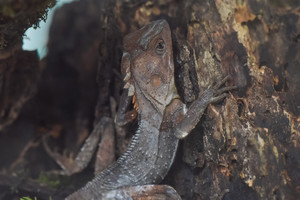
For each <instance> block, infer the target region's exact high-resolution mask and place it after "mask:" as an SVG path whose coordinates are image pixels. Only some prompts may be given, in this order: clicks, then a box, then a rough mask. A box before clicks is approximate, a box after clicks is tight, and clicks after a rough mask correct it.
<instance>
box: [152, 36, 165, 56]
mask: <svg viewBox="0 0 300 200" xmlns="http://www.w3.org/2000/svg"><path fill="white" fill-rule="evenodd" d="M165 46H166V45H165V42H164V40H163V39H159V40H158V41H157V43H156V45H155V51H156V53H157V54H163V53H164V52H165Z"/></svg>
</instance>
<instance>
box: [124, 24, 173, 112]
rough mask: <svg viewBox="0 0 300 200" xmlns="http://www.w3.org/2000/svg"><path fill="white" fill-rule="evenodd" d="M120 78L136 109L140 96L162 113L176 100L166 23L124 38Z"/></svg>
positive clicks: (168, 29)
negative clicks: (121, 76) (122, 78)
mask: <svg viewBox="0 0 300 200" xmlns="http://www.w3.org/2000/svg"><path fill="white" fill-rule="evenodd" d="M123 44H124V50H125V52H124V54H123V58H122V69H121V70H122V74H123V76H124V82H125V86H124V88H128V90H129V92H128V95H130V96H133V103H134V104H135V108H137V110H138V111H139V109H138V105H139V104H140V103H141V102H140V100H141V99H143V98H141V96H140V95H142V96H143V97H145V98H146V99H147V100H148V101H150V102H151V104H152V105H153V106H154V107H155V109H157V111H159V112H160V113H163V112H164V110H165V107H166V106H167V105H168V104H169V103H170V102H171V100H172V99H174V98H176V97H177V96H178V95H177V91H176V87H175V84H174V63H173V51H172V38H171V30H170V27H169V24H168V23H167V22H166V21H165V20H158V21H154V22H151V23H150V24H148V25H146V26H144V27H143V28H141V29H140V30H137V31H135V32H133V33H130V34H128V35H127V36H125V38H124V41H123Z"/></svg>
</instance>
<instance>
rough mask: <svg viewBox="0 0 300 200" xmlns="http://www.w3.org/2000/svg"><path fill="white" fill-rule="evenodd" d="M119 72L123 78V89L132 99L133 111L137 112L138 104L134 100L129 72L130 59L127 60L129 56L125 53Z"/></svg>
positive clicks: (133, 89)
mask: <svg viewBox="0 0 300 200" xmlns="http://www.w3.org/2000/svg"><path fill="white" fill-rule="evenodd" d="M121 71H122V74H123V76H124V79H123V82H124V89H128V96H133V98H132V103H133V107H134V109H135V110H137V111H138V102H137V99H136V95H135V88H134V84H133V81H132V77H131V72H130V59H129V54H128V53H127V52H124V53H123V57H122V68H121Z"/></svg>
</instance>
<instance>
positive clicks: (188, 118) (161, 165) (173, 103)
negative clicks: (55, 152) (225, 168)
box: [66, 20, 235, 200]
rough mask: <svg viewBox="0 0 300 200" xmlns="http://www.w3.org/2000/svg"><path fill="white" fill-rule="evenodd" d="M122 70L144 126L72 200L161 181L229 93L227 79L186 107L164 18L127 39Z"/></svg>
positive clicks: (96, 196) (140, 122)
mask: <svg viewBox="0 0 300 200" xmlns="http://www.w3.org/2000/svg"><path fill="white" fill-rule="evenodd" d="M124 49H125V52H124V54H123V59H122V73H123V76H124V81H125V88H126V89H128V95H129V96H133V101H134V107H135V109H136V110H137V112H138V117H139V128H138V130H137V132H136V134H135V135H134V136H133V138H132V141H131V144H130V146H129V148H128V149H127V151H126V152H125V153H124V154H123V155H122V156H121V157H120V158H119V159H118V160H117V162H115V163H114V164H113V165H111V166H110V167H108V168H107V169H106V170H104V171H103V172H101V173H100V174H99V175H97V176H96V177H95V178H94V179H93V180H92V181H90V182H88V183H87V184H86V185H85V186H84V187H83V188H81V189H80V190H78V191H77V192H75V193H73V194H72V195H70V196H69V197H67V198H66V199H67V200H71V199H72V200H74V199H102V197H103V196H104V195H105V194H106V193H107V192H109V191H112V190H116V189H118V188H122V187H126V186H141V185H149V184H154V183H159V182H160V181H161V180H162V179H163V178H164V177H165V175H166V174H167V172H168V170H169V169H170V167H171V165H172V163H173V160H174V157H175V154H176V150H177V146H178V141H179V139H182V138H184V137H186V136H187V135H188V133H189V132H190V131H191V130H192V129H193V128H194V127H195V126H196V124H197V123H198V122H199V120H200V118H201V116H202V114H203V112H204V111H205V109H206V107H207V106H208V105H209V104H210V103H214V102H217V101H219V100H221V99H223V98H225V97H226V95H227V94H225V93H224V92H226V91H228V90H231V89H234V88H235V87H224V88H221V89H219V88H220V86H221V85H222V84H224V83H225V82H226V81H227V79H228V77H226V78H225V79H224V80H223V81H221V82H220V83H219V84H217V85H216V86H215V87H211V88H209V89H207V90H206V91H205V92H204V93H203V95H201V96H200V97H199V98H198V99H197V100H195V102H194V103H193V104H192V105H191V106H190V108H189V109H188V110H187V111H186V108H185V105H184V104H183V103H182V102H181V101H180V100H179V98H178V94H177V90H176V87H175V84H174V64H173V52H172V41H171V31H170V28H169V25H168V23H167V22H166V21H165V20H158V21H154V22H152V23H150V24H149V25H147V26H145V27H143V28H142V29H140V30H138V31H136V32H133V33H131V34H129V35H127V36H126V37H125V39H124Z"/></svg>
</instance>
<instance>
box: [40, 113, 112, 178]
mask: <svg viewBox="0 0 300 200" xmlns="http://www.w3.org/2000/svg"><path fill="white" fill-rule="evenodd" d="M111 130H112V131H114V130H113V120H112V119H111V118H108V117H103V118H102V119H101V120H100V121H99V122H98V123H97V124H96V125H95V127H94V129H93V131H92V133H91V134H90V135H89V137H88V138H87V139H86V140H85V142H84V144H83V146H82V147H81V149H80V152H79V153H78V155H77V156H76V158H75V159H74V157H73V156H72V155H71V154H70V155H71V156H70V155H69V156H68V155H67V154H66V153H64V154H63V155H61V154H59V153H58V152H56V151H52V150H51V149H50V147H49V145H48V143H47V136H45V137H43V145H44V149H45V150H46V152H47V153H48V155H49V156H51V157H52V158H53V159H54V160H55V161H56V163H57V164H58V165H59V166H60V167H61V168H62V170H54V171H50V172H49V173H52V174H60V175H68V176H70V175H72V174H75V173H78V172H81V171H82V170H83V169H85V168H86V166H87V165H88V163H89V162H90V160H91V158H92V156H93V154H94V152H95V150H96V148H97V145H98V141H99V139H100V136H101V135H102V137H104V135H103V134H106V133H107V134H110V132H111ZM113 134H114V133H113ZM104 138H105V137H104Z"/></svg>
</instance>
